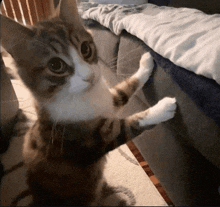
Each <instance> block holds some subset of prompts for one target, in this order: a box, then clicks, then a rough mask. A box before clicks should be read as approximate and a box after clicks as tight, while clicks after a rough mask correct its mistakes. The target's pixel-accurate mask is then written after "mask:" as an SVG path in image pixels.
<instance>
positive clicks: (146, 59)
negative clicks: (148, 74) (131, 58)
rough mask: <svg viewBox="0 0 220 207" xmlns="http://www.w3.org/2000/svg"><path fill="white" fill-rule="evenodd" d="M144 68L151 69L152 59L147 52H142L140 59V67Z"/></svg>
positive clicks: (152, 65)
mask: <svg viewBox="0 0 220 207" xmlns="http://www.w3.org/2000/svg"><path fill="white" fill-rule="evenodd" d="M142 67H144V68H146V69H148V70H153V67H154V59H153V57H152V56H151V54H150V53H149V52H146V53H144V54H143V55H142V56H141V59H140V68H142Z"/></svg>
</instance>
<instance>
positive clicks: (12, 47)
mask: <svg viewBox="0 0 220 207" xmlns="http://www.w3.org/2000/svg"><path fill="white" fill-rule="evenodd" d="M1 42H2V46H3V47H4V48H5V49H6V50H7V51H8V52H9V53H10V54H11V55H12V57H13V58H14V60H15V63H16V65H17V68H18V74H19V75H20V77H21V79H22V80H23V82H24V83H25V84H26V85H27V87H28V88H29V89H30V90H31V91H32V93H33V94H34V96H35V98H36V99H37V100H38V101H39V102H41V103H46V102H47V103H48V104H50V105H51V107H52V108H53V107H55V108H56V107H63V105H66V109H65V111H62V109H61V108H60V109H59V110H60V113H59V114H65V113H67V115H68V110H69V109H68V107H67V105H68V102H69V104H70V103H71V102H72V101H73V99H78V102H79V105H80V102H81V103H82V101H83V100H85V99H83V97H84V98H85V97H86V94H87V95H88V97H90V98H92V96H93V95H94V94H93V95H92V94H91V93H92V92H89V91H92V90H93V88H95V86H96V85H98V82H99V81H100V73H101V72H100V67H99V64H98V57H97V51H96V47H95V44H94V42H93V39H92V37H91V35H90V34H89V33H88V32H87V31H86V30H85V28H84V27H83V25H82V23H81V20H80V17H79V15H78V12H77V5H76V2H75V1H74V0H62V1H61V3H60V5H59V10H58V12H56V15H55V17H53V18H52V19H49V20H46V21H43V22H40V23H37V24H36V25H34V26H32V27H25V26H23V25H21V24H19V23H17V22H15V21H13V20H11V19H9V18H7V17H4V16H2V15H1ZM89 93H90V94H89ZM94 93H97V92H95V91H94ZM85 101H86V100H85ZM61 102H62V103H61ZM87 102H91V100H90V101H89V100H87ZM55 103H58V104H55ZM72 104H74V103H72ZM82 105H83V103H82ZM93 105H95V103H94V104H93ZM51 107H50V108H51ZM84 107H85V108H86V107H89V106H88V105H87V106H84ZM54 110H58V109H54ZM74 110H79V109H78V108H77V107H76V108H75V109H74ZM80 111H85V110H83V108H82V109H80ZM85 113H87V112H85ZM67 115H66V116H67ZM57 116H61V115H57Z"/></svg>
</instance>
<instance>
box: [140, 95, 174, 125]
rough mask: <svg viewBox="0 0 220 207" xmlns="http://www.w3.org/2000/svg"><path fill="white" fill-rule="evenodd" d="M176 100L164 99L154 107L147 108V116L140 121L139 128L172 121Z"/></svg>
mask: <svg viewBox="0 0 220 207" xmlns="http://www.w3.org/2000/svg"><path fill="white" fill-rule="evenodd" d="M176 107H177V105H176V99H175V98H169V97H166V98H164V99H162V100H160V101H159V102H158V103H157V104H156V105H155V106H153V107H151V108H149V110H148V114H147V115H146V117H145V118H144V119H142V120H140V122H139V123H140V126H146V125H153V124H159V123H161V122H165V121H168V120H169V119H172V118H173V117H174V115H175V112H176Z"/></svg>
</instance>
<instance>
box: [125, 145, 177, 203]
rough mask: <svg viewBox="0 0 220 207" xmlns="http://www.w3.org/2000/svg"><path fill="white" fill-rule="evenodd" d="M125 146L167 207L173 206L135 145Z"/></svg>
mask: <svg viewBox="0 0 220 207" xmlns="http://www.w3.org/2000/svg"><path fill="white" fill-rule="evenodd" d="M127 145H128V147H129V149H130V150H131V152H132V153H133V155H134V156H135V157H136V159H137V161H138V162H139V164H140V165H141V166H142V168H143V169H144V171H145V172H146V174H147V175H148V176H149V178H150V179H151V181H152V183H153V184H154V186H155V187H156V188H157V190H158V191H159V193H160V194H161V195H162V197H163V198H164V200H165V201H166V202H167V204H168V205H169V206H174V204H173V203H172V201H171V200H170V198H169V197H168V196H167V194H166V192H165V191H164V189H163V187H162V185H161V184H160V182H159V181H158V179H157V178H156V176H155V175H154V173H153V172H152V170H151V169H150V166H149V165H148V163H147V161H146V160H144V158H143V156H142V155H141V153H140V152H139V150H138V149H137V147H136V146H135V144H134V143H133V142H132V141H130V142H128V143H127Z"/></svg>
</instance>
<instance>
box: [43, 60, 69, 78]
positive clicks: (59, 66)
mask: <svg viewBox="0 0 220 207" xmlns="http://www.w3.org/2000/svg"><path fill="white" fill-rule="evenodd" d="M47 66H48V68H49V69H50V71H52V72H53V73H57V74H62V73H65V72H66V71H67V69H68V68H67V64H66V63H65V62H64V61H63V60H61V59H60V58H52V59H51V60H50V61H49V62H48V64H47Z"/></svg>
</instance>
